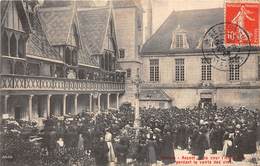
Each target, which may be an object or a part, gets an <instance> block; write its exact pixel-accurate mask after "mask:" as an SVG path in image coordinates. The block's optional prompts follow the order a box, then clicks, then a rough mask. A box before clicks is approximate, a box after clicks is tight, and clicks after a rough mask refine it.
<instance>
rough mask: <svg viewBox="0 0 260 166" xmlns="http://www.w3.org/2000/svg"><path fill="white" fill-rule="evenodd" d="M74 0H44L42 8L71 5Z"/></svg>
mask: <svg viewBox="0 0 260 166" xmlns="http://www.w3.org/2000/svg"><path fill="white" fill-rule="evenodd" d="M73 3H74V2H73V1H72V0H44V3H43V5H42V6H41V7H42V8H49V7H69V6H71V5H73Z"/></svg>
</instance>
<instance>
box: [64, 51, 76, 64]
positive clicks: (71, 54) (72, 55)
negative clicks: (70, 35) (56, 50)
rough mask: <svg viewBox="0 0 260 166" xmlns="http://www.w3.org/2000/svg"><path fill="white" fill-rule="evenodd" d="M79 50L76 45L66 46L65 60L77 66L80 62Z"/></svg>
mask: <svg viewBox="0 0 260 166" xmlns="http://www.w3.org/2000/svg"><path fill="white" fill-rule="evenodd" d="M77 55H78V54H77V50H76V48H74V47H65V54H64V61H65V63H66V64H68V65H72V66H76V65H77V64H78V56H77Z"/></svg>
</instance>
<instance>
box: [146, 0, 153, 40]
mask: <svg viewBox="0 0 260 166" xmlns="http://www.w3.org/2000/svg"><path fill="white" fill-rule="evenodd" d="M146 19H147V24H146V27H145V41H147V40H148V39H149V38H150V37H151V36H152V33H153V10H152V0H148V2H147V8H146Z"/></svg>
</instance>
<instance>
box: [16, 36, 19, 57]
mask: <svg viewBox="0 0 260 166" xmlns="http://www.w3.org/2000/svg"><path fill="white" fill-rule="evenodd" d="M15 39H16V57H19V39H20V35H18V34H17V35H15Z"/></svg>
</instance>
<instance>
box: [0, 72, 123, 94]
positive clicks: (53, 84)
mask: <svg viewBox="0 0 260 166" xmlns="http://www.w3.org/2000/svg"><path fill="white" fill-rule="evenodd" d="M0 88H1V91H11V90H14V91H19V90H28V91H32V90H33V91H64V92H78V93H84V92H104V93H105V92H116V93H124V91H125V83H124V82H112V81H92V80H83V79H82V80H79V79H67V78H53V77H42V76H25V75H1V76H0Z"/></svg>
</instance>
